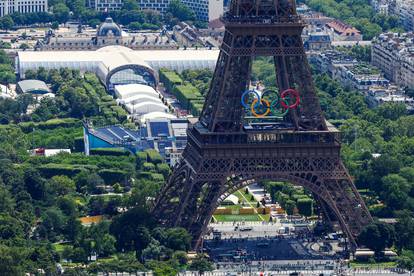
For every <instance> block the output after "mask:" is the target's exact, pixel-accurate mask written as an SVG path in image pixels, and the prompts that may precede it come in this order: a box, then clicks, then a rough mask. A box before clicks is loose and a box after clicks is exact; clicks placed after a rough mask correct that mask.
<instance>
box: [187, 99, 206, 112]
mask: <svg viewBox="0 0 414 276" xmlns="http://www.w3.org/2000/svg"><path fill="white" fill-rule="evenodd" d="M203 106H204V99H203V100H200V99H197V100H191V101H190V108H189V109H190V112H191V114H193V115H194V116H199V115H200V114H201V111H202V110H203Z"/></svg>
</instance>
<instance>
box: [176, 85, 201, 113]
mask: <svg viewBox="0 0 414 276" xmlns="http://www.w3.org/2000/svg"><path fill="white" fill-rule="evenodd" d="M173 94H174V95H175V96H176V97H177V99H178V101H179V102H180V104H181V106H182V107H183V108H185V109H190V101H192V100H195V101H203V100H204V97H203V96H202V95H201V94H200V91H198V89H197V88H196V87H195V86H193V85H192V84H184V85H176V86H174V89H173Z"/></svg>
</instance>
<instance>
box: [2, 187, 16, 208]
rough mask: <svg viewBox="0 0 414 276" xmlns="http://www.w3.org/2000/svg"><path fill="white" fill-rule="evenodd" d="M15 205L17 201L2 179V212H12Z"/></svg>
mask: <svg viewBox="0 0 414 276" xmlns="http://www.w3.org/2000/svg"><path fill="white" fill-rule="evenodd" d="M14 206H15V202H14V199H13V197H12V195H11V194H10V192H9V191H8V190H7V189H6V187H5V186H4V185H3V184H2V183H1V181H0V213H9V212H12V210H13V209H14Z"/></svg>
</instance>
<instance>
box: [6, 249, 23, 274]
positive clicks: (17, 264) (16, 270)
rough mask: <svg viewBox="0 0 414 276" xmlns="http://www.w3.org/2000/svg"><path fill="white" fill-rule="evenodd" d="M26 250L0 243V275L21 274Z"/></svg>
mask: <svg viewBox="0 0 414 276" xmlns="http://www.w3.org/2000/svg"><path fill="white" fill-rule="evenodd" d="M25 255H26V250H25V249H23V248H18V247H8V246H5V245H1V244H0V275H23V274H24V271H23V267H22V264H23V261H24V259H25Z"/></svg>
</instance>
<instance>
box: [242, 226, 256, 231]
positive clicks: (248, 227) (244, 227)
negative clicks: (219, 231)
mask: <svg viewBox="0 0 414 276" xmlns="http://www.w3.org/2000/svg"><path fill="white" fill-rule="evenodd" d="M239 230H240V231H242V232H245V231H252V230H253V227H251V226H243V227H240V228H239Z"/></svg>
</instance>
